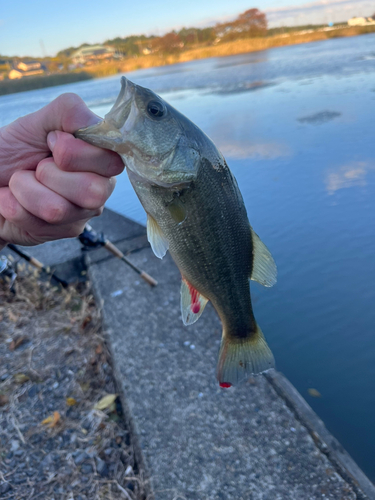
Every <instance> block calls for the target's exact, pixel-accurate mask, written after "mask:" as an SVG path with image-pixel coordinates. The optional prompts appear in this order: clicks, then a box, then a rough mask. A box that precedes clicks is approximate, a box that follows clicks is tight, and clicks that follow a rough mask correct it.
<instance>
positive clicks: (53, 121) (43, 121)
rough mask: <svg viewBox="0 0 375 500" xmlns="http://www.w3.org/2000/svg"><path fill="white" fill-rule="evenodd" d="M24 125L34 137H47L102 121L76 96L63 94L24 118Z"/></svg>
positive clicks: (71, 131) (70, 131)
mask: <svg viewBox="0 0 375 500" xmlns="http://www.w3.org/2000/svg"><path fill="white" fill-rule="evenodd" d="M20 120H22V125H23V126H24V127H26V128H27V129H29V130H30V131H31V130H32V132H33V134H34V135H37V136H38V135H39V134H40V135H39V136H40V137H42V136H43V137H47V134H48V133H49V132H52V131H54V130H62V131H63V132H69V133H73V132H75V131H76V130H77V129H79V128H82V127H87V126H89V125H94V124H95V123H98V122H99V121H101V118H99V117H98V116H97V115H95V114H94V113H93V112H92V111H90V110H89V108H88V107H87V106H86V104H85V103H84V102H83V100H82V99H81V98H80V97H79V96H78V95H76V94H71V93H69V94H62V95H60V96H59V97H57V98H56V99H55V100H53V101H52V102H50V103H49V104H47V105H46V106H44V107H43V108H41V109H39V110H38V111H35V112H34V113H31V114H29V115H27V116H24V117H22V118H21V119H20Z"/></svg>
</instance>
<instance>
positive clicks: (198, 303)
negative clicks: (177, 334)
mask: <svg viewBox="0 0 375 500" xmlns="http://www.w3.org/2000/svg"><path fill="white" fill-rule="evenodd" d="M207 302H208V299H206V297H203V295H201V294H200V293H199V292H198V290H196V289H195V288H194V287H193V286H192V285H191V284H190V283H189V282H188V281H186V280H185V279H184V278H182V283H181V314H182V321H183V322H184V325H192V324H193V323H195V322H196V321H197V320H198V319H199V318H200V316H201V314H202V312H203V310H204V308H205V307H206V304H207Z"/></svg>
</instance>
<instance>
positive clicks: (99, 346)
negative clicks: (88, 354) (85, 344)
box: [95, 344, 103, 354]
mask: <svg viewBox="0 0 375 500" xmlns="http://www.w3.org/2000/svg"><path fill="white" fill-rule="evenodd" d="M95 352H96V354H101V353H102V352H103V346H102V345H101V344H99V345H98V346H97V348H96V349H95Z"/></svg>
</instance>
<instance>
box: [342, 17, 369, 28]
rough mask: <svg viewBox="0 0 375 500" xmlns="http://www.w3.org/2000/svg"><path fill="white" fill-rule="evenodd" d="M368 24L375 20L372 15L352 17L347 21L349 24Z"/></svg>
mask: <svg viewBox="0 0 375 500" xmlns="http://www.w3.org/2000/svg"><path fill="white" fill-rule="evenodd" d="M370 24H375V20H374V19H372V17H352V18H351V19H349V21H348V25H349V26H368V25H370Z"/></svg>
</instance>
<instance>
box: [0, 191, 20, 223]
mask: <svg viewBox="0 0 375 500" xmlns="http://www.w3.org/2000/svg"><path fill="white" fill-rule="evenodd" d="M2 212H3V214H2V215H3V217H4V219H6V220H8V221H9V222H17V221H18V219H19V218H20V215H21V212H22V209H21V206H20V204H19V203H18V201H17V200H16V199H15V198H14V197H13V196H8V199H7V202H6V204H5V206H4V207H3V210H2Z"/></svg>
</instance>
